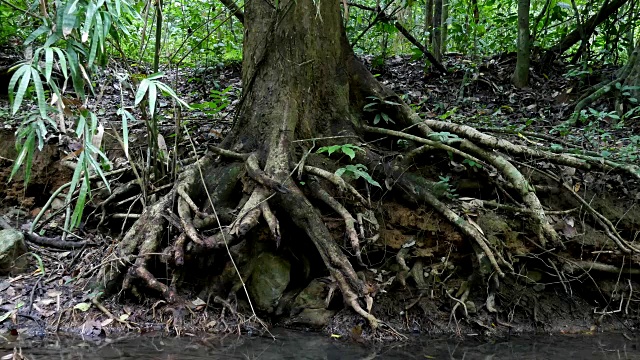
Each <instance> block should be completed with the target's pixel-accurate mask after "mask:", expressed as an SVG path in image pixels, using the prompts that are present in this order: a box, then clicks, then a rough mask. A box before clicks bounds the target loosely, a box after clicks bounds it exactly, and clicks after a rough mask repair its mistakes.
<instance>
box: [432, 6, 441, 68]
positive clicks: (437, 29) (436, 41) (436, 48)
mask: <svg viewBox="0 0 640 360" xmlns="http://www.w3.org/2000/svg"><path fill="white" fill-rule="evenodd" d="M433 56H434V57H435V58H436V60H438V62H441V61H442V0H435V1H434V3H433Z"/></svg>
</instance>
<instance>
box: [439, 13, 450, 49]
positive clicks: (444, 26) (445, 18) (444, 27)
mask: <svg viewBox="0 0 640 360" xmlns="http://www.w3.org/2000/svg"><path fill="white" fill-rule="evenodd" d="M448 30H449V0H442V30H441V33H442V36H441V38H442V40H441V41H440V50H441V52H442V54H445V53H446V52H447V36H448Z"/></svg>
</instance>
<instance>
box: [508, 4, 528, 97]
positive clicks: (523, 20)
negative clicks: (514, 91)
mask: <svg viewBox="0 0 640 360" xmlns="http://www.w3.org/2000/svg"><path fill="white" fill-rule="evenodd" d="M530 6H531V0H518V59H517V61H516V69H515V71H514V73H513V76H512V81H513V84H514V85H515V86H516V87H518V88H523V87H525V86H527V85H528V84H529V65H530V63H531V41H530V39H529V8H530Z"/></svg>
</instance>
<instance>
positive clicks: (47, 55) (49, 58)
mask: <svg viewBox="0 0 640 360" xmlns="http://www.w3.org/2000/svg"><path fill="white" fill-rule="evenodd" d="M44 62H45V69H44V78H45V80H47V82H48V81H49V80H51V72H52V71H53V49H51V48H46V49H44Z"/></svg>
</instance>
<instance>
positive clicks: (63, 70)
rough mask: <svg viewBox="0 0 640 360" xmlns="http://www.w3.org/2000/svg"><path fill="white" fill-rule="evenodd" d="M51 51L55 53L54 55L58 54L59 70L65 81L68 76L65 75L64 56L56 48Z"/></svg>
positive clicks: (65, 62) (65, 64) (65, 60)
mask: <svg viewBox="0 0 640 360" xmlns="http://www.w3.org/2000/svg"><path fill="white" fill-rule="evenodd" d="M52 49H53V51H55V52H56V54H58V62H59V63H60V70H61V71H62V75H64V78H65V79H67V78H68V77H69V74H68V73H67V58H66V56H65V54H64V50H62V49H60V48H57V47H56V48H52Z"/></svg>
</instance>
